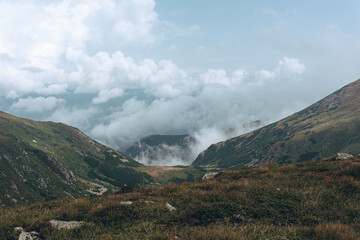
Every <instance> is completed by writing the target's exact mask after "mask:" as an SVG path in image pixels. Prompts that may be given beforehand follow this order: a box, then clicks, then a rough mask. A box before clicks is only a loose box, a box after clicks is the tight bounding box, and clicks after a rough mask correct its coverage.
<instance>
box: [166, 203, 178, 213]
mask: <svg viewBox="0 0 360 240" xmlns="http://www.w3.org/2000/svg"><path fill="white" fill-rule="evenodd" d="M166 207H167V209H169V211H170V212H172V211H176V207H174V206H172V205H171V204H170V203H166Z"/></svg>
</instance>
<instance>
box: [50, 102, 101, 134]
mask: <svg viewBox="0 0 360 240" xmlns="http://www.w3.org/2000/svg"><path fill="white" fill-rule="evenodd" d="M97 114H99V110H98V109H97V108H95V107H90V108H87V109H82V108H76V107H73V108H70V109H69V108H60V109H57V110H56V111H55V112H54V113H53V114H52V116H51V117H50V118H49V119H48V120H51V121H56V122H62V123H66V124H68V125H70V126H75V127H78V128H80V129H82V130H83V131H88V130H89V128H91V126H92V123H91V120H92V119H93V118H95V116H96V115H97Z"/></svg>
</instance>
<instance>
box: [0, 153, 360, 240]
mask: <svg viewBox="0 0 360 240" xmlns="http://www.w3.org/2000/svg"><path fill="white" fill-rule="evenodd" d="M359 180H360V159H359V158H352V159H349V160H335V159H334V158H332V159H328V160H323V161H313V162H307V163H300V164H297V165H284V166H277V165H274V164H268V165H262V166H258V167H253V168H245V169H240V170H237V171H229V172H222V173H220V174H218V175H217V176H216V177H215V178H213V179H209V180H206V181H202V182H196V183H183V184H178V185H176V184H169V185H166V186H164V187H161V188H155V187H141V188H134V189H128V190H129V191H128V192H127V193H125V192H126V191H119V192H114V193H111V194H110V195H107V196H101V197H96V198H91V199H78V200H57V201H51V202H43V203H37V204H34V205H31V206H18V207H16V208H9V209H7V208H3V209H0V216H1V218H0V239H17V234H16V233H14V231H13V228H14V227H16V226H22V227H24V228H25V229H26V230H28V231H37V232H38V233H39V235H40V237H42V238H43V239H344V240H345V239H346V240H347V239H360V234H359V233H360V204H359V202H360V183H359ZM121 201H132V202H133V204H131V205H121ZM166 203H170V204H171V205H172V206H174V207H176V210H175V211H169V210H168V209H167V207H166ZM52 219H59V220H69V221H70V220H79V221H85V222H86V224H85V225H84V226H82V227H80V228H78V229H73V230H56V229H53V228H51V226H50V223H49V221H50V220H52Z"/></svg>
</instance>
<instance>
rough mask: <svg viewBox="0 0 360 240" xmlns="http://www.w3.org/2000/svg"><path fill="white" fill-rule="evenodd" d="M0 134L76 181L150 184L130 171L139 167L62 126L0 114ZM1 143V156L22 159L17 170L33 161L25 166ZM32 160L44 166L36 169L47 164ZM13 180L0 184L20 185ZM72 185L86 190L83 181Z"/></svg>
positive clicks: (22, 157)
mask: <svg viewBox="0 0 360 240" xmlns="http://www.w3.org/2000/svg"><path fill="white" fill-rule="evenodd" d="M0 134H1V135H6V136H7V137H8V138H10V139H12V141H13V142H19V144H20V145H22V146H25V145H26V146H27V147H28V148H31V149H36V150H38V151H40V152H41V153H43V154H45V155H47V156H51V157H53V158H54V159H56V160H57V161H59V162H61V164H62V165H63V166H64V167H65V168H66V169H68V170H71V171H72V172H73V173H74V175H75V177H76V178H77V179H78V180H86V181H95V179H100V180H102V181H104V182H106V183H110V184H112V185H115V186H122V185H123V184H128V185H129V184H135V185H136V184H142V183H146V182H149V181H151V178H150V176H149V175H147V174H145V173H140V172H138V171H136V170H134V169H133V168H134V167H139V166H141V164H139V163H137V162H136V161H134V160H132V159H130V158H127V157H126V156H124V155H123V154H122V153H120V152H118V151H115V150H112V149H110V148H108V147H106V146H104V145H102V144H100V143H97V142H96V141H94V140H92V139H91V138H89V137H88V136H86V135H85V134H83V133H82V132H80V131H79V130H78V129H76V128H73V127H70V126H67V125H65V124H61V123H54V122H37V121H32V120H28V119H23V118H17V117H15V116H12V115H9V114H6V113H3V112H0ZM0 144H2V145H1V146H2V149H3V150H2V151H1V152H0V154H3V155H4V154H5V155H9V156H12V157H16V158H18V159H21V161H22V163H23V165H20V166H18V167H20V168H24V167H28V165H29V166H31V165H32V164H33V162H29V163H28V165H26V161H25V160H24V159H25V155H24V154H21V152H20V153H19V151H16V149H14V150H13V151H12V152H13V153H15V152H17V153H16V154H15V155H14V154H11V153H9V151H10V150H11V149H9V147H8V146H7V145H4V144H5V142H1V143H0ZM1 146H0V147H1ZM32 151H33V150H32ZM31 159H33V160H34V161H37V163H38V164H40V163H41V164H43V165H42V166H39V169H46V168H47V166H46V163H45V162H43V161H42V162H41V161H38V159H37V156H35V155H34V156H32V157H31ZM1 164H2V165H4V164H5V161H1V162H0V165H1ZM3 167H5V166H3ZM5 171H6V168H5ZM14 171H16V170H14ZM12 177H13V179H10V178H9V177H7V178H6V179H5V178H0V182H5V181H11V180H14V181H17V182H19V177H20V176H19V174H13V175H12ZM33 177H34V176H33ZM19 184H20V183H19ZM74 184H75V185H76V187H77V188H78V189H79V190H80V191H82V190H84V189H85V185H84V184H83V181H76V183H74ZM58 193H59V191H58ZM56 196H58V197H64V196H66V195H64V194H62V195H59V194H57V195H56ZM75 196H76V195H75ZM0 199H1V198H0Z"/></svg>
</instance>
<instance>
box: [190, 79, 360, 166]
mask: <svg viewBox="0 0 360 240" xmlns="http://www.w3.org/2000/svg"><path fill="white" fill-rule="evenodd" d="M359 104H360V80H357V81H354V82H352V83H350V84H348V85H346V86H344V87H343V88H341V89H339V90H337V91H335V92H334V93H332V94H330V95H328V96H327V97H325V98H323V99H321V100H320V101H318V102H316V103H314V104H312V105H310V106H309V107H307V108H305V109H304V110H301V111H299V112H297V113H294V114H292V115H291V116H289V117H286V118H284V119H282V120H279V121H277V122H275V123H272V124H269V125H267V126H265V127H262V128H260V129H257V130H255V131H252V132H249V133H247V134H244V135H241V136H238V137H235V138H231V139H228V140H226V141H223V142H219V143H216V144H213V145H211V146H210V147H209V148H208V149H207V150H205V151H204V152H202V153H201V154H200V155H199V156H198V157H197V158H196V159H195V161H194V162H193V165H194V166H202V167H205V168H208V169H217V168H219V169H223V168H230V169H235V168H239V167H244V166H248V165H255V164H259V163H265V162H275V163H280V164H282V163H294V162H301V161H308V160H312V159H320V158H325V157H329V156H331V155H333V154H336V153H337V152H351V153H354V154H357V153H360V148H359V146H360V137H359V134H358V133H359V132H360V121H358V120H359V118H360V108H359Z"/></svg>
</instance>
